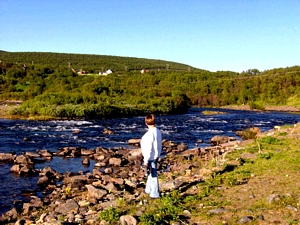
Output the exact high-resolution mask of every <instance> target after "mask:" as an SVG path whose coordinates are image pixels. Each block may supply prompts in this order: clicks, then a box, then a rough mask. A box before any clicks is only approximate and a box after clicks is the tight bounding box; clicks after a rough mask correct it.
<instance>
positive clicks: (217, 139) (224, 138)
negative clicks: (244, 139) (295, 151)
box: [210, 135, 236, 145]
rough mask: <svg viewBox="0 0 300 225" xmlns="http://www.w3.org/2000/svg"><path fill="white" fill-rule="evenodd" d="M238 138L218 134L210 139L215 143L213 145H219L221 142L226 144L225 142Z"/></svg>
mask: <svg viewBox="0 0 300 225" xmlns="http://www.w3.org/2000/svg"><path fill="white" fill-rule="evenodd" d="M234 140H236V139H235V138H234V137H227V136H222V135H216V136H214V137H212V138H211V139H210V142H211V143H212V144H213V145H219V144H224V143H227V142H229V141H234Z"/></svg>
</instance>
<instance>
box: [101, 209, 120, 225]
mask: <svg viewBox="0 0 300 225" xmlns="http://www.w3.org/2000/svg"><path fill="white" fill-rule="evenodd" d="M99 219H100V221H102V220H104V221H106V222H109V223H110V224H114V223H117V222H118V221H119V219H120V216H119V212H118V211H117V209H116V208H113V207H110V208H109V209H105V210H103V211H101V212H100V215H99Z"/></svg>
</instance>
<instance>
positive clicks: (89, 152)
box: [81, 149, 95, 156]
mask: <svg viewBox="0 0 300 225" xmlns="http://www.w3.org/2000/svg"><path fill="white" fill-rule="evenodd" d="M94 154H95V149H88V150H87V149H81V155H82V156H91V155H94Z"/></svg>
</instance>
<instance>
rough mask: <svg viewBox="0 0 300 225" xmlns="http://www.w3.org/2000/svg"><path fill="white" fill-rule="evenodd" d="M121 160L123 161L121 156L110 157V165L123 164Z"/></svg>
mask: <svg viewBox="0 0 300 225" xmlns="http://www.w3.org/2000/svg"><path fill="white" fill-rule="evenodd" d="M121 162H122V160H121V159H119V158H110V159H109V161H108V163H109V165H112V166H121Z"/></svg>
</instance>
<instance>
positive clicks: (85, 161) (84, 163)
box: [82, 158, 90, 165]
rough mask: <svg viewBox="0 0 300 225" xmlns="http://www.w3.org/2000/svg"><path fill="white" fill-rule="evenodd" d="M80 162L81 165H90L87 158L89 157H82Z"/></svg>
mask: <svg viewBox="0 0 300 225" xmlns="http://www.w3.org/2000/svg"><path fill="white" fill-rule="evenodd" d="M82 164H83V165H90V160H89V158H84V159H83V160H82Z"/></svg>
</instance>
